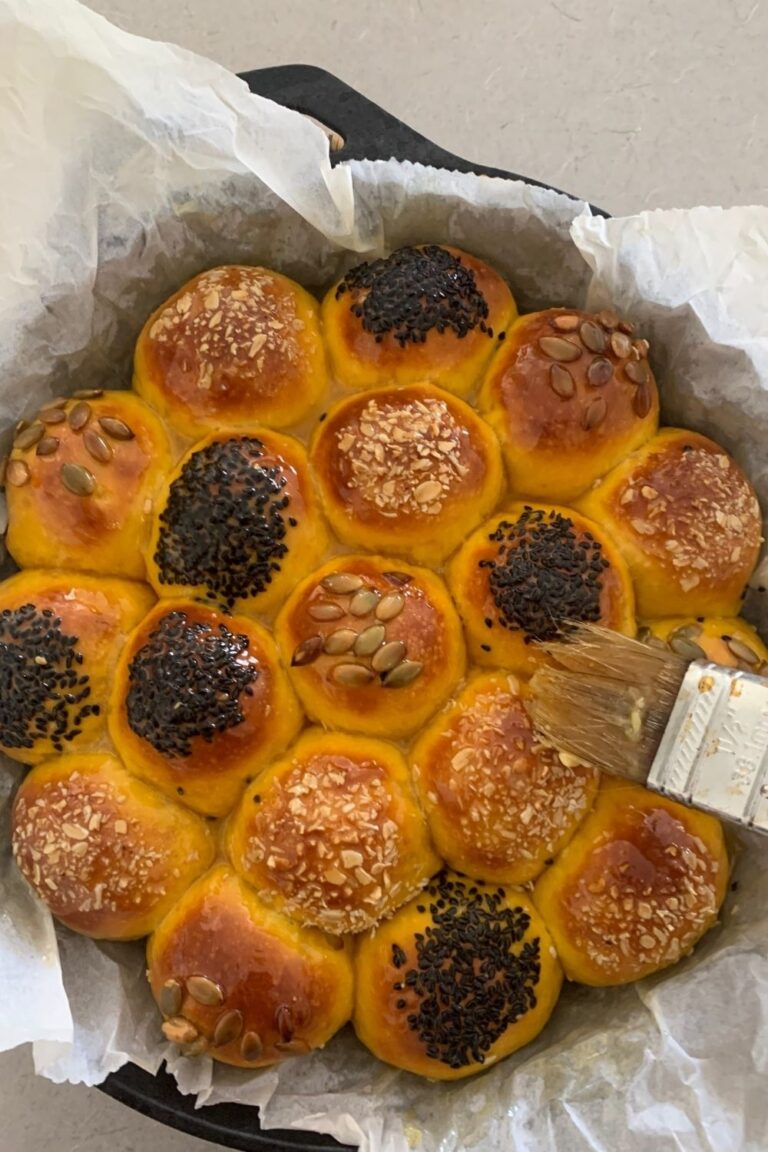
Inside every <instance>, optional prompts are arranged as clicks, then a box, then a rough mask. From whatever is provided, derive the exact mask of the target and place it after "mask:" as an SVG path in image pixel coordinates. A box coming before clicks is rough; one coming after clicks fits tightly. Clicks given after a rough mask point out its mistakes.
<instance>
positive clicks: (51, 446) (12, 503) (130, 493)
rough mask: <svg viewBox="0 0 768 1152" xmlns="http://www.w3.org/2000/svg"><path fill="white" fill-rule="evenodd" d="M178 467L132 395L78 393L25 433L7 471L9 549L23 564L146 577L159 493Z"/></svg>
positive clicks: (158, 428) (155, 422)
mask: <svg viewBox="0 0 768 1152" xmlns="http://www.w3.org/2000/svg"><path fill="white" fill-rule="evenodd" d="M173 463H174V456H173V454H172V450H171V445H170V442H169V439H168V435H167V433H166V431H165V427H164V425H163V424H162V422H161V421H160V420H159V419H158V417H157V415H156V414H155V413H154V412H153V411H152V409H151V408H149V407H148V406H147V405H146V404H144V403H143V402H142V401H141V400H140V399H139V398H138V397H137V396H134V395H132V394H131V393H130V392H101V391H99V390H98V389H96V390H93V389H92V390H88V391H81V392H76V393H75V394H74V395H73V397H72V398H71V399H70V398H67V399H64V398H62V399H60V400H57V401H52V403H51V404H50V405H48V406H47V407H46V408H43V409H41V410H40V411H39V412H38V414H37V416H36V417H35V418H34V419H33V420H32V422H31V423H30V424H28V425H26V426H24V427H22V428H21V430H20V431H18V432H17V435H16V438H15V440H14V446H13V450H12V452H11V456H10V459H9V460H8V463H7V465H6V470H5V490H6V499H7V502H8V535H7V544H8V551H9V552H10V553H11V555H12V556H13V558H14V560H15V561H16V563H17V564H18V565H19V566H20V567H21V568H70V569H76V570H79V571H83V572H103V573H105V574H107V575H111V576H122V577H125V578H126V579H132V580H143V579H144V578H145V576H146V568H145V565H144V553H143V546H144V545H145V543H146V541H147V540H148V538H149V532H150V528H151V525H152V513H153V509H154V499H155V496H156V494H157V491H158V489H159V488H160V485H161V484H162V482H163V480H164V478H165V477H166V476H167V475H168V473H169V472H170V470H171V468H172V466H173Z"/></svg>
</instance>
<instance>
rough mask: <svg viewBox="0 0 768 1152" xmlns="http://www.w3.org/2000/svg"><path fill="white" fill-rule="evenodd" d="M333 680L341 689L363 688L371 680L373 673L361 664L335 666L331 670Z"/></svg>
mask: <svg viewBox="0 0 768 1152" xmlns="http://www.w3.org/2000/svg"><path fill="white" fill-rule="evenodd" d="M332 675H333V679H334V680H335V681H336V683H337V684H340V685H341V686H342V688H363V687H364V686H365V685H366V684H370V682H371V680H373V676H374V674H373V672H372V671H371V669H370V668H366V667H365V666H364V665H363V664H337V665H336V667H335V668H334V670H333V673H332Z"/></svg>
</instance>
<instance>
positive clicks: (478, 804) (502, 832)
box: [410, 672, 598, 884]
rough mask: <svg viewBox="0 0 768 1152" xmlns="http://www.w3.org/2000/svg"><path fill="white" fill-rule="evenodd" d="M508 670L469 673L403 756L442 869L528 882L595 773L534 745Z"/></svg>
mask: <svg viewBox="0 0 768 1152" xmlns="http://www.w3.org/2000/svg"><path fill="white" fill-rule="evenodd" d="M528 691H529V689H528V688H527V687H526V686H525V685H523V684H521V683H520V681H519V680H517V679H516V678H515V677H514V676H510V675H509V674H507V673H504V672H491V673H486V674H485V675H480V676H476V677H475V678H474V679H473V680H472V681H471V682H470V683H469V684H468V685H467V687H465V688H464V689H463V690H462V691H461V692H460V693H459V694H458V695H457V696H456V698H455V699H454V700H452V701H451V702H450V704H449V705H448V706H447V707H446V708H444V709H443V711H442V712H440V713H439V715H438V716H436V717H435V719H434V720H433V721H432V722H431V724H430V725H429V727H428V728H427V729H426V731H424V732H423V733H422V735H421V736H420V737H419V739H418V740H417V741H416V744H415V746H414V747H413V749H412V751H411V754H410V762H411V766H412V768H413V775H414V779H415V781H416V785H417V788H418V792H419V798H420V800H421V803H422V806H423V808H424V811H425V812H426V814H427V820H428V823H429V830H430V833H431V835H432V840H433V842H434V844H435V847H436V848H437V851H438V852H439V853H440V855H441V856H442V858H443V859H444V860H445V861H446V862H447V864H448V865H449V867H451V868H454V869H455V870H456V871H457V872H463V873H466V875H468V876H474V877H476V878H477V879H479V880H487V881H489V882H490V883H493V882H495V883H500V884H525V883H527V881H529V880H532V879H533V878H534V877H535V876H537V875H538V874H539V872H541V871H542V869H543V868H544V865H545V864H547V863H549V862H550V861H551V858H552V857H553V856H556V855H557V853H558V852H559V851H560V850H561V849H562V848H563V847H564V846H565V845H566V844H567V842H568V841H569V840H570V838H571V836H572V835H573V833H574V832H575V831H576V828H577V827H578V825H579V824H580V822H581V821H582V820H583V819H584V817H585V816H586V814H587V812H588V811H589V809H590V807H591V805H592V801H593V800H594V797H595V792H596V791H597V783H598V773H597V771H596V770H595V769H594V768H590V767H587V766H585V765H581V764H576V763H574V762H573V761H572V760H571V759H570V758H568V757H565V756H562V757H561V756H560V755H559V754H558V753H557V752H555V751H554V750H553V749H551V748H545V747H544V746H543V745H542V744H540V743H539V741H538V738H537V736H536V734H535V733H534V730H533V724H532V722H531V719H530V717H529V715H528V712H527V710H526V698H527V696H528Z"/></svg>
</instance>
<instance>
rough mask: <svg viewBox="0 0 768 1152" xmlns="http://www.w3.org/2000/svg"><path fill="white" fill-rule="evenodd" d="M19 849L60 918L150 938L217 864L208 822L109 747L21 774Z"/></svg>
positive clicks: (100, 935) (16, 810) (121, 935)
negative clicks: (144, 777) (194, 884)
mask: <svg viewBox="0 0 768 1152" xmlns="http://www.w3.org/2000/svg"><path fill="white" fill-rule="evenodd" d="M11 824H12V845H13V854H14V857H15V860H16V863H17V864H18V866H19V868H20V870H21V872H22V874H23V875H24V876H25V877H26V879H27V880H28V881H29V883H30V884H31V885H32V887H33V888H34V889H35V891H36V892H37V894H38V896H40V898H41V899H42V900H44V901H45V903H46V904H47V905H48V907H49V908H50V910H51V912H52V913H53V915H54V916H56V917H57V918H58V919H59V920H61V921H62V922H63V923H64V924H66V925H67V926H68V927H69V928H72V929H74V930H75V931H76V932H82V933H83V934H84V935H86V936H93V937H95V938H96V939H100V940H133V939H137V938H139V937H140V936H146V935H147V934H148V933H149V932H151V931H152V930H153V929H154V928H155V926H156V925H157V924H158V923H159V922H160V920H161V919H162V917H163V916H164V915H165V914H166V912H168V911H169V910H170V909H171V908H172V906H173V905H174V904H175V903H176V901H177V900H178V899H179V898H180V897H181V896H182V895H183V893H184V892H185V891H186V890H187V888H188V887H189V885H190V884H191V883H192V881H193V880H195V879H196V878H197V877H198V876H199V875H200V874H201V873H202V872H204V871H205V870H206V868H208V867H210V864H211V862H212V860H213V856H214V852H215V848H214V843H213V838H212V836H211V832H210V830H209V829H208V827H207V826H206V824H205V822H204V821H203V820H201V819H200V817H199V816H196V815H195V814H194V813H193V812H188V811H187V810H186V809H184V808H183V807H182V806H181V805H180V804H174V803H173V802H172V801H170V800H167V799H166V798H165V797H164V796H162V795H161V794H160V793H159V792H157V791H156V790H155V789H154V788H149V787H148V786H147V785H146V784H143V783H142V782H141V781H140V780H136V779H135V778H134V777H133V776H132V775H131V774H130V773H129V772H126V770H125V768H124V767H123V766H122V764H121V763H120V761H119V760H117V759H116V758H115V757H114V756H111V755H109V754H108V753H100V754H93V755H90V756H79V755H73V754H71V755H69V756H59V757H57V758H56V759H53V760H48V761H46V763H45V764H40V765H39V766H38V767H37V768H33V769H32V771H31V772H30V773H29V774H28V775H27V776H26V777H25V779H24V780H23V781H22V783H21V786H20V787H19V790H18V792H17V794H16V799H15V802H14V806H13V815H12V819H11Z"/></svg>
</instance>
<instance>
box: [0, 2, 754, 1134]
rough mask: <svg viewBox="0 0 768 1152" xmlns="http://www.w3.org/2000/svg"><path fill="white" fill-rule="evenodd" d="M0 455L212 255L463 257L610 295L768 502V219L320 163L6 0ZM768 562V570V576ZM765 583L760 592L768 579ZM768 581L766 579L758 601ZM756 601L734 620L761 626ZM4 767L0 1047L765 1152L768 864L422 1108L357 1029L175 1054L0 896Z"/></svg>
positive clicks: (336, 1128) (156, 61)
mask: <svg viewBox="0 0 768 1152" xmlns="http://www.w3.org/2000/svg"><path fill="white" fill-rule="evenodd" d="M0 157H1V158H2V159H1V160H0V163H2V166H3V173H2V178H1V179H0V432H2V433H3V438H4V441H5V442H7V440H8V438H9V430H10V428H11V426H12V424H13V423H14V421H15V420H17V419H18V418H19V417H20V416H21V415H22V414H23V413H24V412H25V411H27V410H28V409H31V408H33V407H35V406H37V405H38V404H39V403H40V402H41V401H42V400H44V399H45V398H47V397H50V396H51V395H53V394H56V393H58V392H61V391H67V390H69V389H74V388H75V387H88V386H92V385H103V384H106V385H107V386H119V385H121V384H126V383H127V382H128V380H129V378H130V357H131V349H132V344H133V342H134V340H135V338H136V336H137V334H138V331H139V329H140V326H141V324H142V322H143V320H144V318H145V317H146V315H147V314H148V313H149V312H150V311H151V310H152V309H153V308H154V307H155V306H156V305H157V304H158V303H160V301H162V299H163V298H164V297H165V296H166V295H168V294H169V293H170V292H171V291H172V290H174V289H175V288H176V287H177V286H178V284H180V283H181V282H182V281H184V280H185V279H187V278H188V277H190V276H192V275H193V274H195V273H196V272H198V271H200V270H201V269H202V268H204V267H207V266H212V265H215V264H217V263H221V262H226V261H241V262H245V263H248V262H251V263H263V264H266V265H267V266H273V267H276V268H278V269H280V270H282V271H283V272H285V273H287V274H288V275H289V276H292V277H295V278H296V279H298V280H299V281H301V282H302V283H304V284H306V285H307V286H308V287H310V288H311V289H315V290H317V291H320V290H322V288H323V287H324V286H326V285H327V284H328V283H329V282H330V280H331V279H332V277H334V276H335V275H337V274H338V273H339V271H340V270H341V269H342V268H344V267H346V266H348V265H349V264H351V263H352V262H354V260H355V259H358V258H359V254H361V253H362V254H365V255H373V254H379V253H381V252H382V251H384V250H386V249H388V248H392V247H395V246H397V245H399V244H403V243H408V242H419V241H430V240H432V241H450V242H453V243H455V244H458V245H460V246H462V247H465V248H467V249H469V250H470V251H473V252H475V253H477V254H478V255H479V256H482V257H485V258H487V259H489V260H491V261H492V262H493V263H494V264H495V265H496V266H497V267H498V268H499V269H500V271H501V272H502V273H503V274H504V275H506V276H507V277H508V279H509V280H510V282H511V284H512V287H513V290H514V291H515V293H516V295H517V297H518V300H519V302H520V304H521V306H522V307H523V308H535V307H542V306H546V305H550V304H556V303H562V304H572V305H579V304H582V303H584V302H585V301H589V303H590V304H595V305H602V304H604V303H607V302H609V301H610V302H613V303H614V304H615V305H616V306H618V307H619V309H620V310H621V311H623V312H625V313H627V314H629V315H630V316H631V317H632V318H633V319H634V320H636V321H637V322H638V323H639V324H640V326H641V329H642V331H643V334H644V335H645V336H647V337H648V338H649V339H650V341H651V346H652V358H653V363H654V367H655V369H656V372H657V375H658V377H659V379H660V381H661V384H662V392H663V403H664V414H665V418H666V420H667V422H675V423H681V424H685V425H687V426H690V427H693V428H697V429H699V430H701V431H704V432H707V433H709V434H711V435H714V436H715V437H716V438H718V439H719V440H721V441H722V443H723V444H724V445H725V446H726V447H727V448H728V449H729V450H730V451H732V452H734V453H735V455H736V456H737V457H738V459H739V460H740V461H741V463H742V465H743V466H744V467H745V468H746V469H747V471H748V472H749V474H750V475H751V477H752V479H753V481H754V482H755V483H756V485H757V487H758V490H759V493H760V495H761V499H762V503H763V507H764V508H766V509H768V449H767V448H766V445H768V210H766V209H765V208H760V207H755V208H744V209H731V210H728V211H722V210H720V209H717V208H700V209H694V210H692V211H679V212H672V211H664V212H650V213H644V214H643V215H641V216H638V217H632V218H630V219H625V220H603V219H599V218H593V217H591V216H590V214H589V212H588V210H587V209H586V208H585V206H584V205H582V204H580V203H579V202H577V201H572V200H569V199H568V198H566V197H564V196H560V195H557V194H554V193H548V192H546V191H544V190H541V189H537V188H532V187H529V186H526V185H525V184H521V183H517V182H511V181H501V180H493V179H488V178H486V177H475V176H472V175H460V174H456V173H449V172H441V171H435V170H432V169H427V168H423V167H421V166H419V165H415V164H408V163H398V162H394V161H391V162H387V163H380V162H375V163H374V162H372V163H352V164H348V165H343V166H340V167H337V168H335V169H331V167H330V164H329V161H328V150H327V144H326V140H325V137H324V135H323V133H322V132H321V130H320V129H319V128H317V127H316V126H314V125H312V124H311V123H309V122H308V121H307V120H305V119H304V118H302V117H300V116H298V115H297V114H295V113H292V112H289V111H287V110H286V109H283V108H280V107H278V106H276V105H274V104H271V103H269V102H267V101H264V100H261V99H258V98H256V97H253V96H251V95H250V94H249V93H248V91H247V90H246V88H245V86H244V85H243V84H242V83H241V82H240V81H238V80H237V79H236V78H235V77H234V76H232V75H230V74H229V73H227V72H226V71H224V70H223V69H222V68H220V67H218V66H217V65H215V64H213V63H211V62H210V61H206V60H203V59H201V58H199V57H195V56H193V55H191V54H190V53H188V52H184V51H182V50H180V49H177V48H173V47H170V46H167V45H163V44H155V43H151V42H148V41H145V40H140V39H138V38H135V37H131V36H128V35H127V34H125V33H123V32H120V31H118V30H117V29H115V28H113V27H111V26H110V25H109V24H107V23H106V22H105V21H104V20H102V19H101V18H100V17H98V16H96V15H95V14H93V13H92V12H90V11H88V10H86V9H85V8H82V7H80V6H79V5H77V4H76V3H75V2H74V0H35V3H34V4H29V3H28V2H26V0H0ZM764 567H766V565H764ZM764 578H765V577H764V576H760V575H758V577H756V579H755V581H754V583H755V585H757V584H759V583H760V582H761V580H762V579H764ZM766 583H768V579H766ZM762 600H768V597H761V596H760V595H759V594H757V593H755V594H754V596H752V597H751V601H750V605H749V610H750V612H751V614H752V616H753V618H754V619H756V620H757V621H758V623H760V624H761V625H762V627H763V631H764V633H766V628H767V627H768V616H767V615H766V611H765V609H764V608H763V607H762V604H761V601H762ZM19 777H20V771H19V769H18V768H15V767H13V766H11V765H10V764H9V763H6V764H5V766H3V767H2V768H0V993H1V995H2V1010H0V1048H12V1047H14V1046H15V1045H18V1044H20V1043H23V1042H25V1041H31V1042H32V1043H33V1046H34V1058H35V1064H36V1067H37V1070H38V1072H40V1073H41V1074H43V1075H45V1076H47V1077H49V1078H50V1079H52V1080H55V1081H63V1080H70V1081H81V1082H84V1083H88V1084H96V1083H98V1082H100V1081H101V1080H102V1079H103V1078H104V1077H105V1076H106V1075H107V1074H108V1073H109V1072H110V1071H112V1070H114V1069H116V1068H118V1067H120V1065H121V1064H123V1063H125V1062H126V1061H128V1060H133V1061H134V1062H135V1063H137V1064H139V1065H141V1066H142V1067H143V1068H145V1069H148V1070H150V1071H152V1070H154V1069H156V1068H158V1067H159V1065H160V1063H161V1062H162V1060H163V1059H168V1060H169V1065H170V1068H171V1070H172V1071H173V1072H174V1074H175V1075H176V1077H177V1079H178V1082H179V1085H180V1087H181V1089H182V1091H185V1092H194V1093H196V1094H197V1100H198V1102H199V1103H200V1104H201V1105H202V1104H206V1103H212V1102H216V1101H223V1100H236V1101H240V1102H242V1103H250V1104H258V1105H260V1106H261V1116H262V1123H263V1124H264V1125H265V1126H267V1127H269V1126H283V1127H296V1128H309V1129H314V1130H316V1131H319V1132H326V1133H330V1134H332V1135H334V1136H336V1137H337V1138H338V1139H340V1140H342V1141H347V1142H349V1143H352V1144H359V1145H360V1146H361V1148H362V1149H364V1150H365V1152H405V1150H406V1149H409V1148H417V1149H423V1150H424V1152H494V1150H499V1152H501V1150H504V1152H507V1150H509V1149H511V1148H515V1149H516V1150H520V1152H555V1150H558V1152H579V1150H581V1149H585V1150H590V1152H615V1150H617V1149H619V1148H620V1149H621V1150H622V1152H667V1150H669V1152H672V1150H673V1149H674V1150H675V1152H700V1150H702V1149H712V1150H713V1152H714V1150H716V1152H764V1150H765V1148H766V1147H768V1093H766V1090H765V1084H766V1074H767V1073H768V851H767V850H766V845H765V842H762V843H760V842H757V841H755V842H751V841H750V840H749V838H746V839H745V840H744V843H743V845H742V850H741V852H740V855H739V859H738V864H737V873H736V874H737V877H738V881H739V889H738V892H736V893H733V894H732V895H731V897H730V898H729V902H728V905H727V907H726V910H725V912H724V916H723V924H722V926H721V927H719V928H718V929H716V930H715V931H713V932H712V933H711V934H710V935H709V936H708V937H707V938H706V939H705V940H704V941H703V943H702V944H701V946H700V947H699V948H698V949H697V950H696V953H695V955H694V956H693V957H692V958H691V959H689V960H687V961H686V962H684V963H683V964H681V965H680V966H678V967H676V968H674V969H672V970H671V971H669V972H668V973H666V974H663V975H661V976H659V977H657V978H655V979H653V980H648V981H644V982H643V983H641V984H639V985H637V986H634V987H631V988H625V989H620V990H607V991H604V992H598V991H595V990H592V989H585V988H569V989H567V990H566V992H565V993H564V995H563V998H562V1000H561V1003H560V1005H559V1007H558V1010H557V1012H556V1013H555V1017H554V1019H553V1021H552V1023H551V1025H550V1026H549V1028H547V1029H546V1030H545V1032H544V1034H543V1036H541V1037H540V1038H539V1039H538V1040H537V1041H536V1043H534V1044H533V1045H531V1046H529V1047H528V1048H526V1049H525V1050H524V1051H523V1052H521V1053H519V1054H517V1055H516V1056H515V1057H513V1058H512V1059H510V1060H507V1061H505V1062H504V1063H503V1064H501V1065H499V1066H498V1067H496V1068H495V1069H494V1070H492V1071H491V1072H490V1073H488V1074H486V1075H484V1076H482V1077H480V1078H478V1079H474V1080H470V1081H468V1082H462V1083H459V1084H454V1085H434V1084H428V1083H425V1082H423V1081H420V1080H418V1079H416V1078H415V1077H412V1076H410V1075H408V1074H406V1073H401V1072H398V1071H396V1070H394V1069H391V1068H388V1067H387V1066H385V1065H383V1064H380V1063H378V1062H377V1061H376V1060H374V1059H373V1058H372V1057H370V1056H368V1054H367V1053H366V1052H365V1051H364V1050H362V1048H361V1046H360V1045H358V1044H357V1042H356V1040H355V1039H354V1037H353V1036H352V1035H351V1032H350V1030H349V1029H347V1030H345V1031H344V1032H343V1033H342V1034H341V1035H339V1036H338V1037H336V1038H335V1039H334V1040H333V1041H332V1042H331V1043H330V1044H329V1045H328V1047H327V1048H326V1049H325V1050H324V1051H323V1052H321V1053H316V1054H314V1055H313V1056H311V1057H309V1058H307V1059H306V1060H301V1061H299V1062H288V1063H286V1064H285V1065H283V1066H281V1067H280V1068H278V1069H267V1070H264V1071H262V1072H260V1073H258V1074H256V1075H249V1074H243V1073H241V1072H238V1071H236V1070H232V1069H226V1068H224V1067H221V1066H216V1067H214V1066H213V1065H212V1064H211V1062H210V1061H207V1060H202V1061H198V1062H193V1061H183V1060H180V1059H174V1057H173V1055H172V1051H171V1049H170V1048H169V1047H168V1046H167V1045H165V1044H164V1042H162V1038H161V1037H160V1033H159V1029H158V1018H157V1014H156V1011H155V1008H154V1006H153V1005H152V1003H151V1000H150V996H149V992H148V989H147V986H146V983H145V980H144V976H143V949H142V946H141V945H140V944H138V945H119V946H116V945H108V946H105V945H97V944H94V943H92V942H90V941H87V940H85V939H83V938H80V937H77V936H75V935H73V934H72V933H69V932H67V931H66V930H64V929H60V928H56V929H55V930H54V927H53V925H52V922H51V919H50V916H49V915H48V913H47V911H46V910H45V908H43V907H42V905H41V904H40V903H39V902H38V901H37V900H36V899H35V898H34V897H33V896H32V894H31V893H30V891H29V889H28V888H27V887H26V885H25V884H24V883H23V881H22V880H21V878H20V877H19V875H18V874H17V872H16V870H15V868H14V866H13V864H12V861H11V859H10V854H9V848H8V809H9V802H10V799H11V797H12V794H13V790H14V788H15V786H16V783H17V782H18V779H19Z"/></svg>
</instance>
